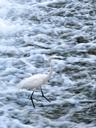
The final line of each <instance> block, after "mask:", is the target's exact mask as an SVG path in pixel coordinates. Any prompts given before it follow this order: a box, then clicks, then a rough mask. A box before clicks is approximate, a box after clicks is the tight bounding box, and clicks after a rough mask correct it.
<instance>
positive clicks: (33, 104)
mask: <svg viewBox="0 0 96 128" xmlns="http://www.w3.org/2000/svg"><path fill="white" fill-rule="evenodd" d="M33 94H34V91H33V92H32V94H31V97H30V99H31V102H32V105H33V107H34V108H35V104H34V101H33Z"/></svg>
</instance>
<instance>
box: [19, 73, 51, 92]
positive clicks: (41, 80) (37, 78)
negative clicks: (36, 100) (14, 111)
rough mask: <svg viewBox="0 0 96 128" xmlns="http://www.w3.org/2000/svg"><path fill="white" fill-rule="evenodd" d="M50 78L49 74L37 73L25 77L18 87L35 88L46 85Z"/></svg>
mask: <svg viewBox="0 0 96 128" xmlns="http://www.w3.org/2000/svg"><path fill="white" fill-rule="evenodd" d="M48 79H49V76H48V75H47V74H36V75H32V76H31V77H28V78H25V79H23V80H22V81H21V82H20V83H19V84H18V88H21V89H27V90H34V89H37V88H39V87H40V86H42V85H44V84H45V83H46V82H47V81H48Z"/></svg>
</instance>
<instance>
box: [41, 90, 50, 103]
mask: <svg viewBox="0 0 96 128" xmlns="http://www.w3.org/2000/svg"><path fill="white" fill-rule="evenodd" d="M41 93H42V97H44V98H45V99H46V100H47V101H48V102H50V100H49V99H47V97H45V95H44V93H43V90H42V88H41Z"/></svg>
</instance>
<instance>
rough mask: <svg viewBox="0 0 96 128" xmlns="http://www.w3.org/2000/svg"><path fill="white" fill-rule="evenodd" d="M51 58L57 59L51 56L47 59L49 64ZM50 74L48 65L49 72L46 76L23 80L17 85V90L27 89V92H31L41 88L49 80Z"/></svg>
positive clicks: (39, 75)
mask: <svg viewBox="0 0 96 128" xmlns="http://www.w3.org/2000/svg"><path fill="white" fill-rule="evenodd" d="M52 58H58V57H57V56H51V57H50V58H49V63H51V59H52ZM51 74H52V67H51V65H50V68H49V72H48V73H47V74H36V75H32V76H31V77H29V78H25V79H23V80H22V81H21V82H20V83H19V84H18V85H17V87H18V88H21V89H28V90H33V89H36V88H38V87H41V85H44V84H45V83H46V82H48V80H49V79H50V77H51Z"/></svg>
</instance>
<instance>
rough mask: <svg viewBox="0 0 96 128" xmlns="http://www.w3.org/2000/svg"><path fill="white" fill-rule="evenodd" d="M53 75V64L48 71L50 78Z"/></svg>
mask: <svg viewBox="0 0 96 128" xmlns="http://www.w3.org/2000/svg"><path fill="white" fill-rule="evenodd" d="M51 75H52V66H51V65H50V67H49V72H48V78H50V77H51Z"/></svg>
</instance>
